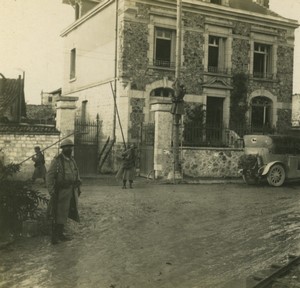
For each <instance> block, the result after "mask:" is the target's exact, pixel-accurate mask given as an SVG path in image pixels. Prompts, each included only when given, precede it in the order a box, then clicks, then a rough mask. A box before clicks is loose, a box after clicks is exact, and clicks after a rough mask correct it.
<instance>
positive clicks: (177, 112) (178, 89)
mask: <svg viewBox="0 0 300 288" xmlns="http://www.w3.org/2000/svg"><path fill="white" fill-rule="evenodd" d="M181 15H182V0H177V23H176V66H175V82H174V84H173V88H174V91H175V95H174V97H172V102H173V104H172V109H171V113H172V114H173V131H174V132H173V156H174V180H176V179H181V165H180V159H179V126H180V120H181V115H182V114H184V107H183V104H184V102H183V97H184V94H185V88H184V86H183V85H182V84H181V83H180V68H181V39H182V37H181V35H182V33H181V30H182V29H181Z"/></svg>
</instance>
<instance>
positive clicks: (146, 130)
mask: <svg viewBox="0 0 300 288" xmlns="http://www.w3.org/2000/svg"><path fill="white" fill-rule="evenodd" d="M154 129H155V125H154V123H148V124H142V125H141V132H140V175H141V176H144V177H149V175H151V177H153V173H152V172H153V171H154V131H155V130H154Z"/></svg>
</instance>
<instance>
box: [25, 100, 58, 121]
mask: <svg viewBox="0 0 300 288" xmlns="http://www.w3.org/2000/svg"><path fill="white" fill-rule="evenodd" d="M26 108H27V113H26V114H27V117H26V120H27V121H26V122H30V123H40V124H53V123H54V122H55V112H53V109H52V107H51V106H49V105H33V104H28V105H26Z"/></svg>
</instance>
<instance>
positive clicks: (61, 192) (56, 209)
mask: <svg viewBox="0 0 300 288" xmlns="http://www.w3.org/2000/svg"><path fill="white" fill-rule="evenodd" d="M73 147H74V144H73V142H72V140H70V139H65V140H63V141H62V142H61V145H60V148H61V149H62V152H61V153H60V154H59V155H58V156H56V157H55V158H54V159H53V161H52V163H51V165H50V167H49V170H48V173H47V187H48V191H49V194H50V196H51V198H50V203H49V207H48V213H49V216H50V218H51V220H52V236H51V243H52V244H57V243H58V242H59V241H68V240H71V239H70V238H69V237H67V236H65V235H64V234H63V231H64V225H65V224H66V222H67V218H68V217H69V218H71V219H73V220H75V221H77V222H79V215H78V209H77V204H78V196H79V195H80V189H79V188H80V184H81V180H80V177H79V171H78V168H77V165H76V162H75V160H74V158H73V157H72V151H73Z"/></svg>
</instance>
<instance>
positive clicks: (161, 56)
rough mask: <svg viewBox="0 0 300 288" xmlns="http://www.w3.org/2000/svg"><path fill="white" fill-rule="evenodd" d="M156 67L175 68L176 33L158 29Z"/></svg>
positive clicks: (156, 32)
mask: <svg viewBox="0 0 300 288" xmlns="http://www.w3.org/2000/svg"><path fill="white" fill-rule="evenodd" d="M154 53H155V54H154V56H155V57H154V65H155V66H161V67H173V66H174V62H175V31H173V30H169V29H162V28H157V29H156V31H155V51H154Z"/></svg>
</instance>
